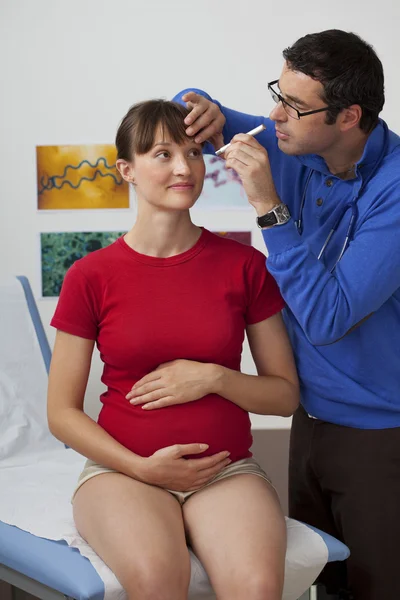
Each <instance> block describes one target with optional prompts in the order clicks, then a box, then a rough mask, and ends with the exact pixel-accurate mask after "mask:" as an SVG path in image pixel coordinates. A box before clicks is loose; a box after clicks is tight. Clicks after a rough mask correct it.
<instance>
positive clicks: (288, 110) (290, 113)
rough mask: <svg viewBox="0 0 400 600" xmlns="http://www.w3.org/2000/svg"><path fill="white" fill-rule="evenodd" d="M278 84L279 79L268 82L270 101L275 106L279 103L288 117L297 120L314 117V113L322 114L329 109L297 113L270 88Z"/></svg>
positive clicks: (326, 107)
mask: <svg viewBox="0 0 400 600" xmlns="http://www.w3.org/2000/svg"><path fill="white" fill-rule="evenodd" d="M278 82H279V79H275V81H270V82H269V84H268V89H269V92H270V94H271V97H272V100H273V101H274V102H276V103H277V104H279V102H281V103H282V106H283V109H284V110H285V112H286V114H287V115H288V117H291V118H292V119H298V120H299V119H300V117H306V116H307V115H315V113H319V112H324V111H326V110H329V108H330V107H329V106H324V108H317V109H315V110H308V111H307V112H300V111H298V110H297V108H295V107H294V106H292V105H291V104H289V102H286V100H285V99H284V98H283V97H282V96H281V94H279V93H278V92H277V91H276V90H274V88H273V87H272V86H273V85H276V84H277V83H278Z"/></svg>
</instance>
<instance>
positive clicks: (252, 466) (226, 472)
mask: <svg viewBox="0 0 400 600" xmlns="http://www.w3.org/2000/svg"><path fill="white" fill-rule="evenodd" d="M102 473H118V471H115V470H114V469H108V468H107V467H103V466H102V465H99V464H97V463H95V462H93V461H92V460H90V459H88V460H87V461H86V464H85V466H84V469H83V471H82V473H81V474H80V476H79V479H78V483H77V486H76V488H75V490H74V493H73V496H72V502H73V500H74V497H75V494H76V492H77V491H78V490H79V488H80V487H81V485H83V484H84V483H85V482H86V481H88V480H89V479H91V478H92V477H96V475H101V474H102ZM240 474H245V475H258V477H262V478H263V479H265V481H268V483H269V484H271V480H270V478H269V477H268V475H267V474H266V473H265V471H264V470H263V469H262V468H261V467H260V465H259V464H258V463H257V462H256V461H255V460H254V458H243V459H242V460H238V461H236V462H234V463H231V464H230V465H228V466H227V467H225V468H224V469H222V471H220V472H219V473H217V475H216V476H215V477H213V479H211V480H210V481H209V482H208V483H206V484H205V485H203V486H202V487H201V488H199V489H198V490H193V491H190V492H177V491H175V490H167V491H168V492H170V493H171V494H172V495H173V496H174V497H175V498H176V499H177V500H178V502H179V503H180V504H184V503H185V502H186V500H187V499H188V498H190V496H192V495H193V494H195V493H196V492H199V491H200V490H202V489H204V488H205V487H207V486H209V485H212V484H213V483H215V482H216V481H221V480H222V479H226V478H227V477H232V475H240ZM271 485H272V484H271Z"/></svg>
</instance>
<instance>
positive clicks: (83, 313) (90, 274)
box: [51, 229, 283, 461]
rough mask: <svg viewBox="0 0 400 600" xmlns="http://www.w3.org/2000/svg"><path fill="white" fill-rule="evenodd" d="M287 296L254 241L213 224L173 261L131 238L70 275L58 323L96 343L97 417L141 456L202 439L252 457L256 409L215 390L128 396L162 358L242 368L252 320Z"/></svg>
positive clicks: (215, 447)
mask: <svg viewBox="0 0 400 600" xmlns="http://www.w3.org/2000/svg"><path fill="white" fill-rule="evenodd" d="M282 307H283V300H282V298H281V296H280V294H279V291H278V287H277V285H276V283H275V281H274V279H273V278H272V276H271V275H270V274H269V273H268V271H267V269H266V268H265V256H264V255H263V254H262V253H261V252H259V251H258V250H256V249H255V248H252V247H250V246H245V245H244V244H240V243H238V242H236V241H233V240H229V239H224V238H221V237H219V236H217V235H215V234H213V233H210V232H209V231H207V230H206V229H203V232H202V234H201V236H200V238H199V240H198V241H197V243H196V244H195V246H193V247H192V248H191V249H190V250H187V251H186V252H184V253H182V254H179V255H176V256H172V257H169V258H156V257H151V256H146V255H143V254H139V253H138V252H136V251H135V250H133V249H132V248H130V246H128V245H127V244H126V242H125V241H124V239H123V237H121V238H119V239H118V240H117V241H116V242H114V243H113V244H111V245H110V246H108V247H107V248H103V249H101V250H97V251H95V252H92V253H91V254H89V255H87V256H85V257H84V258H82V259H80V260H78V261H76V262H75V263H74V264H73V265H72V267H71V268H70V269H69V271H68V272H67V274H66V276H65V279H64V283H63V286H62V290H61V294H60V298H59V302H58V305H57V309H56V312H55V314H54V317H53V319H52V321H51V325H53V326H54V327H56V328H57V329H60V330H62V331H66V332H68V333H70V334H72V335H76V336H79V337H83V338H89V339H93V340H96V343H97V347H98V349H99V351H100V356H101V360H102V361H103V363H104V369H103V374H102V378H101V380H102V382H103V383H104V384H105V385H106V387H107V391H106V392H104V394H102V395H101V401H102V403H103V407H102V410H101V412H100V415H99V419H98V423H99V425H101V427H103V428H104V429H105V430H106V431H107V432H108V433H109V434H110V435H111V436H112V437H113V438H115V439H116V440H118V441H119V442H120V443H121V444H123V445H124V446H125V447H126V448H129V449H130V450H132V451H133V452H135V453H136V454H139V455H140V456H150V455H151V454H153V453H154V452H155V451H156V450H159V449H160V448H164V447H166V446H171V445H173V444H177V443H180V444H188V443H193V442H204V443H207V444H209V448H208V450H207V451H206V452H204V453H203V454H201V455H198V456H206V455H209V454H214V453H216V452H219V451H221V450H229V451H230V452H231V458H232V460H233V461H235V460H239V459H242V458H246V457H248V456H251V452H250V450H249V449H250V447H251V444H252V436H251V429H250V418H249V415H248V413H247V412H246V411H245V410H243V409H242V408H240V407H239V406H237V405H236V404H234V403H233V402H231V401H229V400H226V399H225V398H222V397H221V396H218V395H216V394H210V395H208V396H205V397H203V398H201V399H199V400H196V401H194V402H188V403H186V404H179V405H175V406H169V407H165V408H161V409H156V410H152V411H145V410H143V409H142V408H141V407H140V406H133V405H131V404H130V403H129V401H128V400H126V398H125V395H126V394H127V393H128V392H129V391H130V389H131V387H132V386H133V384H134V383H135V382H136V381H138V380H139V379H141V378H142V377H143V376H144V375H146V374H147V373H150V372H151V371H153V370H154V369H155V368H156V367H158V366H159V365H160V364H162V363H165V362H168V361H171V360H175V359H187V360H194V361H200V362H205V363H217V364H220V365H223V366H225V367H228V368H230V369H235V370H237V371H239V370H240V361H241V352H242V344H243V340H244V333H245V328H246V325H248V324H251V323H257V322H260V321H263V320H264V319H267V318H268V317H270V316H272V315H273V314H275V313H277V312H279V311H280V310H281V309H282Z"/></svg>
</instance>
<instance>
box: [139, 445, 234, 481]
mask: <svg viewBox="0 0 400 600" xmlns="http://www.w3.org/2000/svg"><path fill="white" fill-rule="evenodd" d="M207 448H208V445H207V444H175V445H174V446H168V447H167V448H162V449H161V450H157V452H155V453H154V454H153V455H152V456H149V457H148V458H144V459H143V462H142V467H141V469H140V473H139V476H140V479H141V480H142V481H144V482H145V483H149V484H151V485H157V486H158V487H162V488H165V489H169V490H175V491H180V492H187V491H191V490H196V489H198V488H200V487H202V486H203V485H205V484H206V483H207V482H208V481H210V480H211V479H212V478H213V477H215V475H216V474H217V473H219V472H220V471H222V469H224V468H225V467H226V466H227V465H228V464H229V463H230V462H231V460H230V459H229V458H228V456H229V452H226V451H224V452H219V453H218V454H213V455H212V456H207V457H204V458H189V459H186V458H184V456H188V455H193V454H201V453H202V452H204V451H205V450H206V449H207Z"/></svg>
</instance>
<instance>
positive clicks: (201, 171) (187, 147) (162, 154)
mask: <svg viewBox="0 0 400 600" xmlns="http://www.w3.org/2000/svg"><path fill="white" fill-rule="evenodd" d="M204 175H205V165H204V160H203V153H202V147H201V145H200V144H196V143H195V142H194V141H193V140H191V139H189V138H187V139H186V140H185V141H184V142H183V143H181V144H177V143H176V142H174V141H173V140H172V139H171V138H170V136H169V135H168V134H167V133H166V132H163V131H162V128H161V127H159V128H158V130H157V132H156V135H155V141H154V144H153V147H152V148H151V149H150V150H149V152H147V153H146V154H139V155H136V156H135V158H134V160H133V162H132V164H131V176H132V178H133V181H134V185H135V189H136V193H137V197H138V200H140V201H145V202H147V203H149V204H151V205H153V206H156V207H158V208H163V209H172V210H187V209H188V208H191V207H192V206H193V205H194V203H195V202H196V200H197V198H198V197H199V196H200V194H201V190H202V189H203V183H204Z"/></svg>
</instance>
